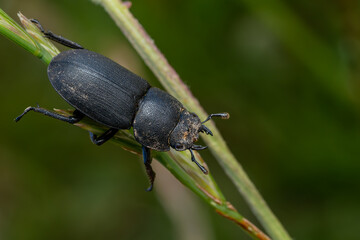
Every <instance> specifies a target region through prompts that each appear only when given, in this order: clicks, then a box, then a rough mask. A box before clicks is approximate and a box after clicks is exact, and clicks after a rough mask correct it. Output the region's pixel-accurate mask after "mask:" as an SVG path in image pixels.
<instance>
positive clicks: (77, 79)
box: [15, 19, 229, 191]
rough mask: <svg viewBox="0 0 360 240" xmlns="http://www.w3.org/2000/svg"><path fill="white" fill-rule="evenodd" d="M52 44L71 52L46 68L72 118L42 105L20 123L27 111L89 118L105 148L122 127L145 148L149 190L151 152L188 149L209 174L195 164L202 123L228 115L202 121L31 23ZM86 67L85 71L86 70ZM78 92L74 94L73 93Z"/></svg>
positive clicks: (105, 60) (118, 68)
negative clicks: (97, 125) (100, 129)
mask: <svg viewBox="0 0 360 240" xmlns="http://www.w3.org/2000/svg"><path fill="white" fill-rule="evenodd" d="M31 21H32V22H33V23H34V24H36V26H37V27H38V28H39V29H40V31H41V32H42V33H43V34H44V36H45V37H47V38H48V39H50V40H53V41H55V42H57V43H59V44H62V45H64V46H67V47H70V48H73V49H71V50H68V51H63V52H61V53H59V54H58V55H57V56H55V57H54V58H53V59H52V60H51V62H50V64H49V66H48V69H47V73H48V77H49V80H50V82H51V84H52V86H53V87H54V88H55V90H56V91H57V93H59V95H60V96H61V97H62V98H63V99H64V100H65V101H66V102H68V103H69V104H70V105H71V106H73V107H74V108H75V111H74V112H73V115H72V116H68V117H65V116H62V115H60V114H57V113H53V112H51V111H48V110H46V109H43V108H40V107H28V108H26V109H25V111H24V112H23V113H22V114H21V115H20V116H18V117H17V118H16V119H15V121H16V122H17V121H19V120H20V119H21V118H22V117H23V116H24V115H25V114H27V113H28V112H30V111H32V112H37V113H41V114H44V115H46V116H49V117H52V118H55V119H58V120H61V121H64V122H68V123H71V124H74V123H76V122H79V121H81V119H82V118H83V117H84V116H86V117H88V118H90V119H92V120H94V121H96V122H98V123H100V124H102V125H103V126H105V127H108V130H107V131H105V132H104V133H103V134H101V135H99V136H96V135H95V134H93V133H90V139H91V141H92V142H93V143H94V144H96V145H102V144H103V143H105V142H107V141H108V140H110V139H111V138H112V137H113V136H114V135H115V134H116V133H117V132H118V130H119V129H130V128H131V127H132V128H133V130H134V137H135V139H136V141H138V142H139V143H140V144H141V145H142V152H143V159H144V165H145V169H146V173H147V175H148V177H149V180H150V187H149V188H148V189H147V191H151V190H152V188H153V183H154V180H155V172H154V171H153V169H152V167H151V160H152V159H151V154H150V150H151V149H153V150H156V151H162V152H165V151H169V150H170V147H172V148H174V149H175V150H177V151H185V150H189V151H190V153H191V160H192V161H193V162H194V163H195V164H196V165H197V166H198V167H199V168H200V169H201V171H202V172H203V173H204V174H207V173H208V171H207V170H206V168H205V167H203V166H202V165H201V164H200V163H199V162H198V161H196V159H195V156H194V153H193V150H196V151H199V150H203V149H205V148H207V147H206V146H201V145H195V144H194V143H195V142H196V141H197V140H198V138H199V133H206V134H208V135H211V136H212V135H213V134H212V132H211V131H210V129H209V128H207V127H206V126H205V125H204V123H205V122H207V121H208V120H210V119H211V118H212V117H221V118H223V119H227V118H229V114H228V113H216V114H210V116H209V117H208V118H207V119H206V120H205V121H203V122H201V121H200V119H199V117H198V116H197V115H196V114H195V113H191V112H189V111H188V110H186V109H185V107H184V106H183V105H182V104H181V103H180V102H179V101H178V100H177V99H176V98H174V97H173V96H171V95H170V94H168V93H167V92H164V91H162V90H160V89H158V88H156V87H152V86H150V84H149V83H148V82H147V81H146V80H144V79H143V78H141V77H139V76H137V75H136V74H134V73H132V72H130V71H129V70H127V69H126V68H124V67H122V66H120V65H119V64H117V63H115V62H114V61H112V60H110V59H109V58H106V57H104V56H102V55H100V54H98V53H95V52H92V51H89V50H86V49H84V48H83V47H82V46H81V45H79V44H77V43H75V42H73V41H71V40H69V39H66V38H64V37H62V36H59V35H56V34H54V33H52V32H50V31H45V30H44V28H43V27H42V26H41V24H40V22H39V21H38V20H35V19H32V20H31ZM84 69H86V71H84ZM75 90H76V91H75Z"/></svg>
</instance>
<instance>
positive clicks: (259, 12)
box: [0, 0, 360, 240]
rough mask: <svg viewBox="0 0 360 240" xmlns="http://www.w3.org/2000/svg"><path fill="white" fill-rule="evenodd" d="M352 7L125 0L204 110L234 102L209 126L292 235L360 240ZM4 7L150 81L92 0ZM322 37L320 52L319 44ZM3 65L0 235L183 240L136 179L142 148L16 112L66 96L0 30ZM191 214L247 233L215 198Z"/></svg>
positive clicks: (356, 36)
mask: <svg viewBox="0 0 360 240" xmlns="http://www.w3.org/2000/svg"><path fill="white" fill-rule="evenodd" d="M256 2H257V3H256ZM263 4H265V5H266V8H264V6H263ZM359 5H360V4H359V3H358V2H357V1H338V2H336V3H333V2H328V1H280V0H277V1H270V2H268V1H265V0H264V1H253V2H252V1H247V0H238V1H231V0H225V1H215V0H207V1H202V0H192V1H177V0H175V1H165V0H152V1H148V0H134V1H133V5H132V7H131V10H132V12H133V13H134V15H135V16H136V17H137V18H138V19H139V21H140V22H141V23H142V24H143V26H144V27H145V29H146V30H147V31H148V33H149V34H150V35H151V36H152V37H153V39H154V40H155V43H156V44H157V45H158V47H159V48H160V49H161V50H162V51H163V53H164V54H165V56H166V57H167V58H168V60H169V62H170V63H171V64H172V65H173V66H174V68H175V69H176V70H177V71H178V73H179V74H180V76H181V77H182V79H183V80H184V81H185V83H186V84H188V85H189V87H190V89H191V90H192V92H193V93H194V95H195V96H197V97H198V99H199V100H200V102H201V103H202V106H203V107H204V108H205V109H206V111H207V112H209V113H210V112H221V111H228V112H229V113H230V114H231V118H230V119H229V120H228V121H220V120H218V121H217V126H218V127H219V129H220V130H221V132H222V133H223V136H224V138H225V139H226V140H227V142H228V144H229V146H230V148H231V149H232V151H233V152H234V154H235V156H237V158H238V159H239V161H241V164H242V165H243V166H244V168H245V169H246V171H247V173H248V174H249V176H250V178H251V179H252V180H253V181H254V183H255V185H256V186H257V187H258V188H259V190H260V192H261V193H262V194H263V195H264V198H265V199H266V200H267V202H268V204H269V205H270V207H271V208H272V209H273V211H274V212H275V214H276V215H277V216H278V217H279V218H280V220H281V221H282V223H283V224H284V225H285V228H286V229H287V230H288V231H289V233H290V235H291V236H292V237H294V238H295V239H307V240H311V239H334V240H335V239H350V240H351V239H354V240H355V239H359V238H360V233H359V232H358V231H357V227H358V226H359V224H360V220H359V218H358V216H359V215H360V174H359V173H360V161H359V159H360V121H359V120H360V119H359V102H360V101H359V100H360V97H359V93H360V83H359V78H360V17H359V16H360V6H359ZM279 6H281V7H279ZM284 6H287V7H286V8H282V7H284ZM0 7H1V8H2V9H3V10H4V11H5V12H7V13H8V14H9V15H10V16H11V17H13V18H14V19H17V17H16V13H17V12H18V11H22V13H23V14H25V16H27V17H30V18H38V19H39V20H40V21H41V22H42V24H43V25H44V27H45V28H47V29H51V30H52V31H53V32H55V33H58V34H60V35H63V36H66V37H67V38H69V39H72V40H74V41H76V42H79V43H80V44H82V45H84V46H85V47H86V48H88V49H91V50H94V51H97V52H99V53H102V54H104V55H106V56H108V57H110V58H112V59H114V60H116V61H117V62H119V63H121V64H122V65H124V66H126V67H128V68H129V69H131V70H133V71H134V72H136V73H137V74H139V75H141V76H143V77H144V78H146V79H148V80H149V81H150V82H151V84H153V85H155V86H159V84H158V83H157V82H156V79H155V77H154V76H153V75H152V73H151V72H150V71H149V70H148V69H147V67H146V66H144V65H143V62H142V60H141V59H140V58H139V57H138V56H137V54H136V52H135V51H134V50H133V49H132V48H131V46H130V45H129V44H128V42H127V41H126V39H125V38H124V37H123V35H122V34H121V32H120V31H119V30H118V28H117V27H116V26H115V24H114V23H113V22H112V20H111V19H110V18H109V17H108V15H107V14H106V13H105V12H104V11H103V9H102V8H101V7H100V6H96V5H94V4H92V3H91V2H90V1H87V0H78V1H74V0H63V1H59V0H48V1H45V0H34V1H24V0H0ZM264 9H265V10H264ZM294 18H295V19H297V20H300V22H301V23H302V25H301V26H303V27H304V29H305V31H306V32H305V33H304V32H303V30H304V29H300V30H301V31H300V30H299V26H298V25H297V24H296V23H297V21H294ZM299 32H300V33H302V35H300V36H298V35H297V33H299ZM306 33H310V34H311V36H315V38H316V40H317V41H318V43H319V44H320V45H316V44H312V43H313V42H312V41H310V42H308V38H307V36H308V35H306ZM294 36H296V38H294ZM302 36H304V38H302ZM325 46H326V47H325ZM312 47H316V48H312ZM323 47H324V48H325V49H327V50H328V51H329V52H330V53H331V54H330V55H329V57H328V56H327V55H326V56H325V55H321V54H320V55H319V53H324V51H323ZM62 49H64V48H62ZM325 53H328V52H327V51H325ZM331 57H333V59H332V58H331ZM321 60H323V61H321ZM309 61H310V62H309ZM334 62H335V63H337V65H336V66H335V67H334V66H333V65H331V63H334ZM323 70H326V71H323ZM0 72H1V75H0V76H1V81H0V108H1V118H0V126H1V130H2V131H1V134H2V136H1V138H0V239H6V240H7V239H145V238H147V239H181V237H179V235H178V234H176V232H177V230H176V228H177V224H176V222H174V221H173V220H172V218H171V217H169V214H168V213H167V211H166V208H165V207H164V203H163V202H162V201H160V200H159V199H160V198H159V197H158V196H157V193H156V192H153V193H146V192H145V191H144V189H145V188H146V186H147V179H146V176H145V174H144V170H143V166H142V162H141V159H140V157H138V156H135V155H133V154H131V153H128V152H126V151H124V150H122V149H121V148H119V147H118V146H116V145H112V144H105V145H104V146H102V147H97V146H94V145H93V144H91V143H90V140H89V139H88V135H87V133H86V132H84V131H83V130H80V129H79V128H76V127H73V126H71V125H69V124H65V123H62V122H58V121H55V120H52V119H49V118H45V117H43V116H40V115H37V114H29V115H28V116H26V118H24V119H23V120H22V121H21V122H19V123H18V124H15V123H14V122H13V118H14V117H15V116H17V115H18V114H19V113H21V112H22V110H23V109H24V108H25V107H27V106H29V105H36V104H37V103H39V104H40V106H43V107H46V108H52V107H56V108H68V107H69V106H68V105H67V104H66V103H65V102H64V101H63V100H62V99H61V97H60V96H58V95H57V94H56V92H55V91H54V90H53V88H52V87H51V84H50V83H49V81H48V80H47V76H46V66H45V65H44V64H42V63H41V62H40V61H39V60H37V59H36V58H35V57H33V56H31V55H30V54H29V53H27V52H26V51H24V50H23V49H21V48H20V47H18V46H16V45H15V44H13V43H11V42H10V41H8V40H7V39H5V38H3V37H2V36H1V37H0ZM327 79H329V82H327V81H326V80H327ZM334 79H335V80H334ZM333 80H334V81H337V82H335V83H336V84H333ZM334 86H335V87H334ZM334 89H335V90H334ZM337 89H338V91H336V90H337ZM344 89H345V91H344ZM344 92H345V93H344ZM203 155H204V159H206V161H207V163H208V165H209V166H210V169H211V170H212V172H213V175H214V177H215V179H216V180H217V181H218V183H219V185H220V187H221V188H222V189H223V191H224V193H225V195H226V196H227V198H228V199H229V200H230V201H231V202H232V203H233V204H234V205H235V206H236V207H237V208H238V210H239V211H240V212H241V213H242V215H244V216H245V217H247V218H249V219H250V220H252V221H254V222H255V223H257V222H256V220H255V219H254V217H253V216H252V214H251V212H250V210H249V209H248V207H247V206H246V204H245V203H244V202H243V200H242V199H241V196H240V195H239V194H238V192H237V191H236V189H235V188H234V187H233V186H232V184H231V182H230V181H229V180H228V179H227V178H226V175H225V174H224V173H223V172H222V170H221V168H220V167H219V166H218V164H217V163H216V161H215V160H214V159H213V158H212V157H211V155H210V154H209V153H208V152H205V153H203ZM157 180H158V181H161V176H158V179H157ZM192 201H195V202H198V203H197V204H198V205H201V202H199V200H198V199H197V198H196V197H194V198H193V200H192ZM178 208H180V209H186V208H187V205H186V204H184V205H179V206H178ZM199 213H201V214H204V215H205V216H206V218H209V220H208V221H207V223H206V224H207V225H208V226H206V227H205V229H211V233H212V234H213V235H214V236H213V239H235V238H236V239H239V238H247V237H246V235H245V234H244V233H243V232H242V231H241V230H240V229H239V228H238V227H237V226H236V225H235V224H233V223H231V222H230V221H228V220H226V219H223V218H221V217H220V216H218V215H217V214H216V213H214V212H213V211H212V209H210V208H207V207H203V208H202V209H200V210H199ZM194 214H197V212H194ZM192 218H193V216H191V215H189V219H192ZM257 225H259V224H258V223H257ZM197 234H201V233H197ZM194 236H196V234H195V233H194ZM194 239H196V238H194Z"/></svg>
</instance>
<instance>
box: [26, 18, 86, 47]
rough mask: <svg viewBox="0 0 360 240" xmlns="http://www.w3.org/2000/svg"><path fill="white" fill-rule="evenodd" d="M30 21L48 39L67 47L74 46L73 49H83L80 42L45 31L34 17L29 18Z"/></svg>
mask: <svg viewBox="0 0 360 240" xmlns="http://www.w3.org/2000/svg"><path fill="white" fill-rule="evenodd" d="M30 21H31V22H32V23H34V24H35V25H36V26H37V27H38V28H39V29H40V31H41V32H42V33H43V34H44V36H45V37H46V38H48V39H50V40H53V41H55V42H57V43H60V44H61V45H64V46H66V47H69V48H74V49H84V47H83V46H81V45H80V44H78V43H76V42H73V41H71V40H69V39H66V38H64V37H62V36H59V35H56V34H54V33H52V32H50V31H45V30H44V28H43V27H42V26H41V24H40V22H39V21H38V20H36V19H30Z"/></svg>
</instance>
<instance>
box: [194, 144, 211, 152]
mask: <svg viewBox="0 0 360 240" xmlns="http://www.w3.org/2000/svg"><path fill="white" fill-rule="evenodd" d="M191 149H192V150H197V151H199V150H204V149H207V146H201V145H195V144H194V145H192V146H191Z"/></svg>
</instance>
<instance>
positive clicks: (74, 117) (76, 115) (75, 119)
mask: <svg viewBox="0 0 360 240" xmlns="http://www.w3.org/2000/svg"><path fill="white" fill-rule="evenodd" d="M30 111H34V112H38V113H41V114H44V115H46V116H49V117H52V118H55V119H58V120H61V121H64V122H68V123H71V124H74V123H77V122H79V121H80V120H81V119H82V118H83V117H84V115H83V114H82V113H81V112H79V111H77V110H75V111H74V113H73V115H72V116H68V117H67V116H63V115H60V114H58V113H54V112H50V111H49V110H46V109H43V108H40V107H27V108H26V109H25V110H24V112H23V113H22V114H20V115H19V116H18V117H17V118H15V122H18V121H20V120H21V118H22V117H23V116H24V115H25V114H27V113H28V112H30Z"/></svg>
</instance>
